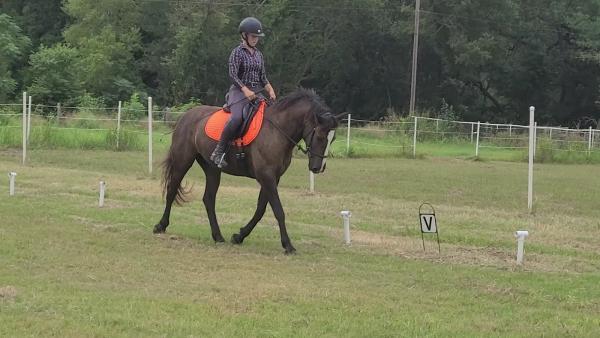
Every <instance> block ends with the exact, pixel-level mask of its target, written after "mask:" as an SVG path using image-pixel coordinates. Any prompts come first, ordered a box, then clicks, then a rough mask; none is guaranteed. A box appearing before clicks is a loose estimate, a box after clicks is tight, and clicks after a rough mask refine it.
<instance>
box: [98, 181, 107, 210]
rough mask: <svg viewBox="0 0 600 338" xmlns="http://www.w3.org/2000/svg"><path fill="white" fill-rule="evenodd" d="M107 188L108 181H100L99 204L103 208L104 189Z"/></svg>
mask: <svg viewBox="0 0 600 338" xmlns="http://www.w3.org/2000/svg"><path fill="white" fill-rule="evenodd" d="M105 189H106V182H104V181H100V200H99V201H98V206H99V207H100V208H102V207H103V206H104V190H105Z"/></svg>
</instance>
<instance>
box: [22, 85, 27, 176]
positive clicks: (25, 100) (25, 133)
mask: <svg viewBox="0 0 600 338" xmlns="http://www.w3.org/2000/svg"><path fill="white" fill-rule="evenodd" d="M26 159H27V92H23V165H25V162H26Z"/></svg>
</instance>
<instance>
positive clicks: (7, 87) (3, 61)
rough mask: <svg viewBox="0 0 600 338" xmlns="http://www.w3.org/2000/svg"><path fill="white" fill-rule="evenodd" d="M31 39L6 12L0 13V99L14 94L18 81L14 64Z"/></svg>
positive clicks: (24, 51) (23, 53)
mask: <svg viewBox="0 0 600 338" xmlns="http://www.w3.org/2000/svg"><path fill="white" fill-rule="evenodd" d="M30 43H31V41H30V40H29V38H27V37H26V36H24V35H23V33H22V32H21V29H20V28H19V26H17V25H16V24H15V23H14V21H13V20H12V18H11V17H10V16H8V15H6V14H0V101H4V100H6V99H7V98H9V97H11V96H12V95H13V94H14V91H15V89H16V88H17V84H18V81H17V79H15V78H14V73H15V69H14V67H15V64H16V63H17V62H18V61H19V60H20V59H21V58H23V57H24V56H25V55H26V51H27V49H28V48H29V46H30Z"/></svg>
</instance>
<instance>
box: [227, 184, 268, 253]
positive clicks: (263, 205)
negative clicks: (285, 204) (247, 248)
mask: <svg viewBox="0 0 600 338" xmlns="http://www.w3.org/2000/svg"><path fill="white" fill-rule="evenodd" d="M268 202H269V200H268V199H267V195H266V193H265V191H264V189H260V193H259V195H258V202H257V203H256V211H255V212H254V216H253V217H252V219H251V220H250V222H248V224H246V226H245V227H243V228H241V229H240V233H239V234H234V235H233V236H232V237H231V242H232V243H233V244H242V242H243V241H244V238H246V237H248V235H250V233H251V232H252V230H253V229H254V227H255V226H256V224H257V223H258V222H259V221H260V220H261V219H262V217H263V215H264V214H265V210H266V209H267V203H268Z"/></svg>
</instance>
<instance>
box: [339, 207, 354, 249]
mask: <svg viewBox="0 0 600 338" xmlns="http://www.w3.org/2000/svg"><path fill="white" fill-rule="evenodd" d="M340 214H341V215H342V217H343V218H344V242H345V243H346V244H348V245H349V244H350V243H352V240H351V239H350V216H352V213H351V212H350V211H348V210H344V211H342V212H341V213H340Z"/></svg>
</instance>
